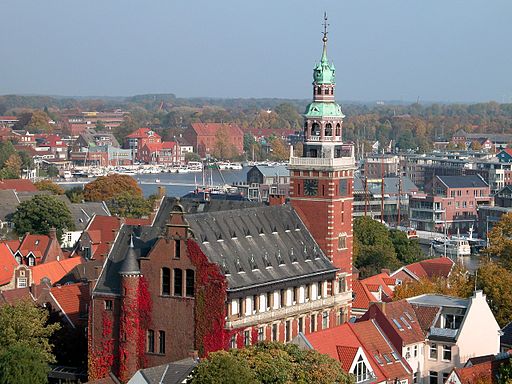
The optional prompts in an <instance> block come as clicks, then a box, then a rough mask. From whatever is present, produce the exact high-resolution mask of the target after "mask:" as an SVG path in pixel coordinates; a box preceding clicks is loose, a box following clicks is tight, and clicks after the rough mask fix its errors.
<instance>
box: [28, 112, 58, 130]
mask: <svg viewBox="0 0 512 384" xmlns="http://www.w3.org/2000/svg"><path fill="white" fill-rule="evenodd" d="M25 128H26V129H27V130H28V131H31V132H32V131H34V132H41V131H46V132H51V131H52V130H53V128H52V126H51V125H50V117H49V116H48V115H47V114H46V113H44V111H41V110H35V111H34V112H32V116H31V117H30V121H29V122H28V124H27V126H26V127H25Z"/></svg>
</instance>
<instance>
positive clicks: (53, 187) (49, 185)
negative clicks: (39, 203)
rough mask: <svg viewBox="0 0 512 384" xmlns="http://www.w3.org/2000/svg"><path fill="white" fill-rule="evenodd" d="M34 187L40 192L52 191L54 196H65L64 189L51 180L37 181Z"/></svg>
mask: <svg viewBox="0 0 512 384" xmlns="http://www.w3.org/2000/svg"><path fill="white" fill-rule="evenodd" d="M34 185H35V186H36V188H37V189H38V190H39V191H50V192H51V193H53V194H54V195H63V194H64V188H62V187H61V186H60V185H58V184H55V183H54V182H53V181H51V180H47V179H44V180H40V181H36V182H35V183H34Z"/></svg>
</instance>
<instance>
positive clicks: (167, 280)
mask: <svg viewBox="0 0 512 384" xmlns="http://www.w3.org/2000/svg"><path fill="white" fill-rule="evenodd" d="M161 293H162V295H164V296H169V295H170V294H171V270H170V269H169V268H165V267H164V268H162V292H161Z"/></svg>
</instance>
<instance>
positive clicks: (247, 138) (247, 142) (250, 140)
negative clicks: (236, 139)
mask: <svg viewBox="0 0 512 384" xmlns="http://www.w3.org/2000/svg"><path fill="white" fill-rule="evenodd" d="M254 143H256V140H255V139H254V136H253V135H251V134H250V133H244V151H246V152H250V151H251V148H252V145H253V144H254Z"/></svg>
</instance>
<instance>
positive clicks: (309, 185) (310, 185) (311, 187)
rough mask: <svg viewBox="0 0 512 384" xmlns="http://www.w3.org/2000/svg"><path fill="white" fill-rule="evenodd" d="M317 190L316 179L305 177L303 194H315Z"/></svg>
mask: <svg viewBox="0 0 512 384" xmlns="http://www.w3.org/2000/svg"><path fill="white" fill-rule="evenodd" d="M317 192H318V180H311V179H306V180H304V195H305V196H316V194H317Z"/></svg>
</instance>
